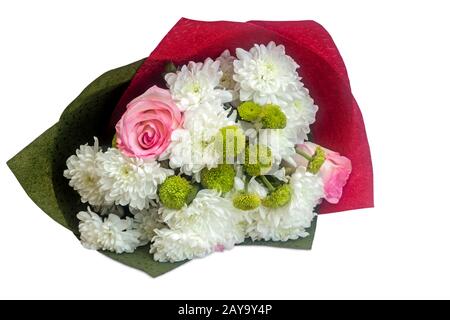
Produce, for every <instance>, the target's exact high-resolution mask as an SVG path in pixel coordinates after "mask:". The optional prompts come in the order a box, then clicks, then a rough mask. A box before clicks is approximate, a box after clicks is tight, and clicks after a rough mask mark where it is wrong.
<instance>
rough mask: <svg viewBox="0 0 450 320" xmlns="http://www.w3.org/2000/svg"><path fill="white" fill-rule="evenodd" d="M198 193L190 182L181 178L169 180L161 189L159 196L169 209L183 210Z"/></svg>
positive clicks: (173, 177) (170, 178)
mask: <svg viewBox="0 0 450 320" xmlns="http://www.w3.org/2000/svg"><path fill="white" fill-rule="evenodd" d="M195 191H196V188H194V186H193V185H191V184H190V183H189V181H188V180H186V179H185V178H182V177H180V176H171V177H169V178H167V179H166V180H165V181H164V182H163V183H162V184H161V186H160V187H159V190H158V195H159V200H160V201H161V203H162V204H163V205H164V206H165V207H166V208H169V209H181V208H182V207H183V206H184V205H185V204H187V203H188V202H189V201H188V200H189V198H192V194H193V193H194V192H195Z"/></svg>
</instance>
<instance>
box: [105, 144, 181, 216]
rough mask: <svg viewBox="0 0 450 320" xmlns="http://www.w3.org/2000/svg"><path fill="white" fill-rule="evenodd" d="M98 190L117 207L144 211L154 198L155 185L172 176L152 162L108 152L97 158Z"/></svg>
mask: <svg viewBox="0 0 450 320" xmlns="http://www.w3.org/2000/svg"><path fill="white" fill-rule="evenodd" d="M98 167H99V170H100V172H101V175H100V180H99V184H100V189H101V191H102V192H104V193H105V199H106V200H107V201H109V202H113V203H115V204H117V205H121V206H126V205H129V206H130V207H133V208H137V209H140V210H141V209H144V208H148V207H149V204H150V201H151V200H152V199H156V198H157V190H158V185H159V184H161V183H162V182H164V180H165V179H166V178H167V177H168V176H170V175H173V171H172V170H170V169H165V168H162V167H161V166H160V164H159V163H158V162H157V161H155V160H147V159H139V158H130V157H127V156H125V155H123V154H122V153H121V152H120V151H119V150H117V149H114V148H110V149H108V151H106V152H105V153H103V154H101V155H99V157H98Z"/></svg>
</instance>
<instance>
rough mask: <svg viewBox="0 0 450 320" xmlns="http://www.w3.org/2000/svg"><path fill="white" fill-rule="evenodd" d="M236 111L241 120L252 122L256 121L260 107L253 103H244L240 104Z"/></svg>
mask: <svg viewBox="0 0 450 320" xmlns="http://www.w3.org/2000/svg"><path fill="white" fill-rule="evenodd" d="M237 110H238V113H239V116H240V117H241V119H242V120H245V121H249V122H252V121H255V120H257V119H258V117H259V115H260V114H261V111H262V107H261V106H260V105H259V104H257V103H255V102H253V101H246V102H243V103H241V104H240V105H239V107H238V108H237Z"/></svg>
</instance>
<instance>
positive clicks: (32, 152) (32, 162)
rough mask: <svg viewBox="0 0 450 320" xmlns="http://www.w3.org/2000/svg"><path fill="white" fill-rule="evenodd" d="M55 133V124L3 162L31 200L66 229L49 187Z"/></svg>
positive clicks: (51, 185) (53, 193) (56, 130)
mask: <svg viewBox="0 0 450 320" xmlns="http://www.w3.org/2000/svg"><path fill="white" fill-rule="evenodd" d="M57 134H58V124H55V125H54V126H53V127H51V128H50V129H48V130H47V131H45V132H44V133H43V134H42V135H40V136H39V137H38V138H37V139H36V140H34V141H33V142H32V143H30V144H29V145H28V146H27V147H26V148H25V149H23V150H22V151H21V152H20V153H19V154H17V155H16V156H15V157H14V158H12V159H11V160H9V161H8V163H7V164H8V167H9V168H10V169H11V171H12V172H13V173H14V175H15V176H16V178H17V180H18V181H19V183H20V184H21V185H22V187H23V189H24V190H25V192H26V193H27V194H28V196H29V197H30V198H31V200H33V202H34V203H36V204H37V206H38V207H39V208H41V209H42V210H43V211H44V212H45V213H46V214H47V215H48V216H49V217H50V218H52V219H53V220H55V221H56V222H58V223H59V224H60V225H62V226H63V227H65V228H68V225H67V223H66V220H65V219H64V214H63V213H62V211H61V210H60V208H59V206H58V201H57V200H56V195H55V190H54V189H53V171H52V161H53V146H54V141H55V137H56V135H57Z"/></svg>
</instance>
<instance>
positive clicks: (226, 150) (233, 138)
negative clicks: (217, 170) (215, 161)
mask: <svg viewBox="0 0 450 320" xmlns="http://www.w3.org/2000/svg"><path fill="white" fill-rule="evenodd" d="M216 147H217V150H219V152H222V154H223V161H224V162H225V163H233V162H234V160H235V159H236V157H237V156H238V155H239V154H240V153H241V152H242V151H243V150H244V148H245V134H244V131H242V129H241V128H240V127H238V126H227V127H223V128H222V129H220V131H219V133H218V135H217V136H216Z"/></svg>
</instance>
